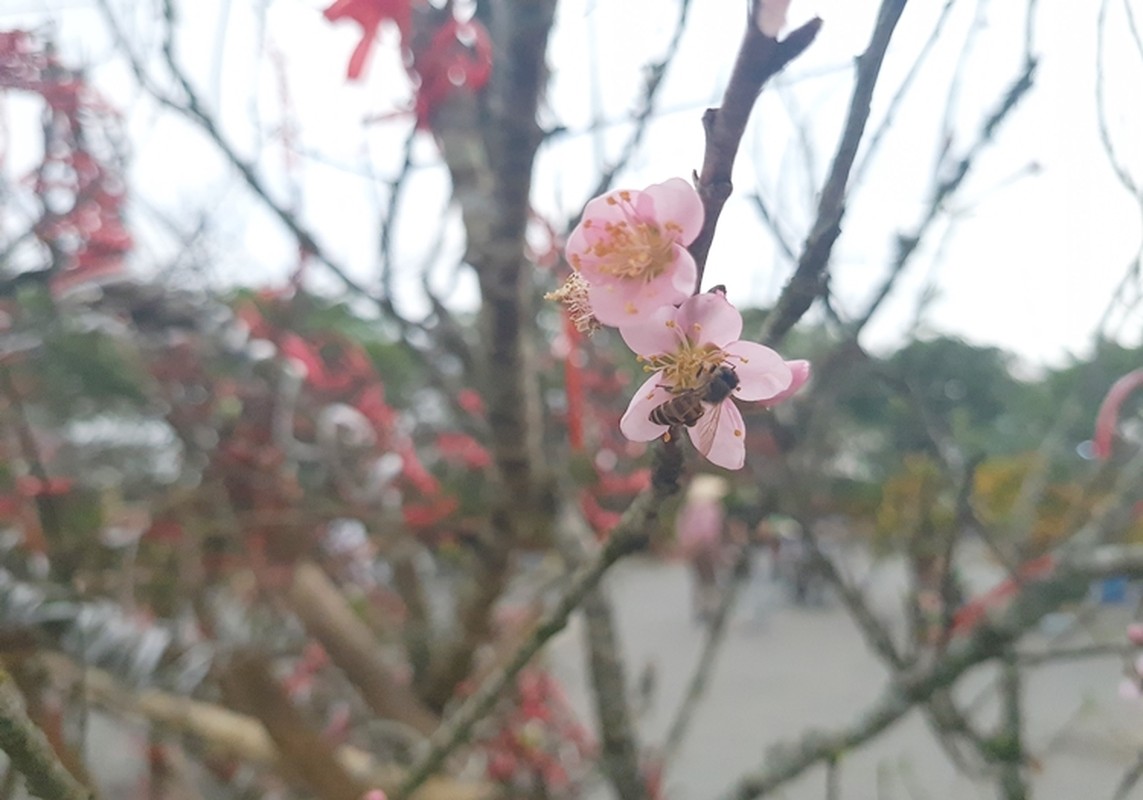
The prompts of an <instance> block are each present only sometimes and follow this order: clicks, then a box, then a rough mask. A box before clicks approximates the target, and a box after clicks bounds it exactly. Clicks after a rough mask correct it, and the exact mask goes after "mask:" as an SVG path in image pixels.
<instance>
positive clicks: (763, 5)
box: [754, 0, 790, 39]
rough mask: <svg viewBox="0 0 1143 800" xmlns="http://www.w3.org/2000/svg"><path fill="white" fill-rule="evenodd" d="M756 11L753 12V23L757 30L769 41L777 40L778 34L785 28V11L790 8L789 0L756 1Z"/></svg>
mask: <svg viewBox="0 0 1143 800" xmlns="http://www.w3.org/2000/svg"><path fill="white" fill-rule="evenodd" d="M757 2H758V9H757V11H755V12H754V23H755V24H756V25H757V26H758V30H760V31H762V33H763V34H764V35H766V36H769V37H770V38H771V39H777V38H778V33H779V32H780V31H781V30H782V28H784V27H786V10H787V9H788V8H789V7H790V0H757Z"/></svg>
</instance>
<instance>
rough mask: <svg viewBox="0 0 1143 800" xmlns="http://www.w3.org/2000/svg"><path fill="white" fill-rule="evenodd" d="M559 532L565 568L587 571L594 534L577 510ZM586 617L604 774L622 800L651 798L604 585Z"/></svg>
mask: <svg viewBox="0 0 1143 800" xmlns="http://www.w3.org/2000/svg"><path fill="white" fill-rule="evenodd" d="M568 496H574V495H568ZM556 529H557V530H556V543H557V545H558V546H559V550H560V553H561V555H562V556H563V559H564V562H565V564H566V565H567V566H568V567H569V568H571V569H578V568H580V567H582V566H583V565H584V563H586V562H587V560H588V558H589V557H590V554H589V550H588V543H589V542H590V541H591V538H592V533H591V530H590V528H588V526H587V524H586V523H585V522H584V521H583V518H582V517H581V516H580V514H579V513H578V509H576V508H574V507H573V506H572V505H571V504H565V506H564V509H563V512H562V513H561V515H560V520H558V521H557V524H556ZM583 616H584V622H585V626H584V630H585V633H586V640H587V654H588V668H589V671H590V675H591V684H592V695H593V698H592V699H593V701H594V704H595V711H596V716H597V718H598V719H599V729H600V737H599V739H600V745H601V746H600V761H601V762H602V767H603V771H604V773H605V774H606V775H607V777H608V779H609V780H610V781H611V785H612V786H613V787H614V789H615V793H616V795H618V797H619V798H620V800H646V798H647V786H646V783H645V782H644V781H643V778H642V776H641V774H640V771H639V741H638V738H637V734H636V730H635V726H634V725H633V724H632V721H631V707H630V703H629V702H628V692H627V677H626V675H627V672H626V669H625V667H624V663H623V656H622V653H621V651H620V647H619V640H618V637H617V635H616V630H615V612H614V609H613V607H612V604H611V599H610V597H608V595H607V591H606V588H605V587H604V586H596V587H595V588H594V589H592V590H591V591H589V592H588V593H587V594H586V595H585V596H584V598H583Z"/></svg>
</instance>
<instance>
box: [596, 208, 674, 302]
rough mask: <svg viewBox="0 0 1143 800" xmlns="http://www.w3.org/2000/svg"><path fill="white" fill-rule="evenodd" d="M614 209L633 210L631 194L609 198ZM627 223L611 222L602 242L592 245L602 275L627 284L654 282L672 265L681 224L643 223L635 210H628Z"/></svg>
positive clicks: (608, 223) (624, 221)
mask: <svg viewBox="0 0 1143 800" xmlns="http://www.w3.org/2000/svg"><path fill="white" fill-rule="evenodd" d="M608 203H610V204H611V205H624V206H630V194H629V193H627V192H620V193H619V196H618V197H609V198H608ZM624 211H625V212H628V213H627V219H625V220H622V221H619V222H607V223H605V224H604V226H603V231H602V235H601V237H600V239H599V240H598V241H596V242H595V244H593V245H592V248H591V252H592V254H593V255H594V256H595V257H596V258H598V259H599V260H600V262H601V263H600V264H599V267H598V269H599V271H600V272H603V273H605V274H607V275H614V276H615V277H616V278H622V279H624V280H642V281H644V282H647V281H650V280H652V279H654V278H657V277H659V276H660V275H662V274H663V272H664V271H665V270H666V269H667V267H669V266H670V265H671V261H672V260H673V259H672V256H673V253H672V250H671V245H672V244H674V241H675V239H676V238H677V236H678V233H679V231H681V228H680V227H679V225H678V224H677V223H674V222H666V223H664V224H663V226H662V227H660V226H659V225H657V224H654V223H650V222H642V221H640V220H639V219H638V218H637V217H636V216H635V213H634V209H633V208H632V209H624Z"/></svg>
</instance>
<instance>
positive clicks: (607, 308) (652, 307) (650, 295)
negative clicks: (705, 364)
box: [582, 262, 693, 327]
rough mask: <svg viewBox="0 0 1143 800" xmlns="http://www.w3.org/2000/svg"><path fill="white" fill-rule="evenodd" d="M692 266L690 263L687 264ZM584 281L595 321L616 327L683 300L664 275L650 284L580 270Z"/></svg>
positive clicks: (680, 293)
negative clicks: (586, 282)
mask: <svg viewBox="0 0 1143 800" xmlns="http://www.w3.org/2000/svg"><path fill="white" fill-rule="evenodd" d="M691 263H692V265H693V262H691ZM582 272H583V274H584V277H585V278H587V280H588V284H589V285H588V290H587V292H588V298H589V299H590V301H591V310H592V311H593V312H594V313H595V318H596V319H597V320H599V321H600V322H602V323H603V324H604V325H611V326H614V327H618V326H620V325H630V324H633V323H636V322H641V321H643V320H646V319H647V318H648V317H649V316H650V315H651V314H653V313H654V312H655V311H657V310H658V309H659V308H661V307H662V306H664V305H673V304H674V303H678V302H679V301H681V300H682V299H683V298H685V297H686V293H685V292H680V291H679V290H678V289H676V288H675V286H674V285H673V284H672V283H671V281H670V279H669V276H668V275H667V274H666V273H664V274H663V275H661V276H660V277H659V278H656V279H655V280H653V281H651V282H650V283H637V282H634V281H627V280H621V279H618V278H615V277H614V276H611V275H599V274H598V273H592V272H589V270H588V269H587V268H586V267H585V268H584V269H583V270H582Z"/></svg>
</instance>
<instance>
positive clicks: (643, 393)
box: [619, 372, 672, 442]
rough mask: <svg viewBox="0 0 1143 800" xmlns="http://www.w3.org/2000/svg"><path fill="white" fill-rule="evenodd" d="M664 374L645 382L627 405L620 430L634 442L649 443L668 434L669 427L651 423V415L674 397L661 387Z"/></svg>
mask: <svg viewBox="0 0 1143 800" xmlns="http://www.w3.org/2000/svg"><path fill="white" fill-rule="evenodd" d="M662 382H663V373H661V372H656V373H655V374H654V375H652V376H651V377H650V378H648V379H647V380H646V381H644V382H643V385H642V386H640V387H639V389H638V391H636V392H635V396H634V397H632V398H631V402H630V403H628V405H627V411H626V412H624V414H623V418H622V419H621V420H619V430H620V431H621V432H622V433H623V435H624V436H626V437H627V438H628V439H630V440H631V441H633V442H649V441H651V440H652V439H658V438H659V437H660V436H662V435H663V434H664V433H666V432H667V430H668V426H666V425H656V424H655V423H654V422H651V420H650V415H651V412H652V411H654V410H655V409H656V408H657V407H659V406H661V405H662V404H663V403H665V402H667V400H669V399H670V398H671V397H672V395H671V393H670V392H669V391H667V390H666V389H664V388H662V387H661V386H659V384H660V383H662Z"/></svg>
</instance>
